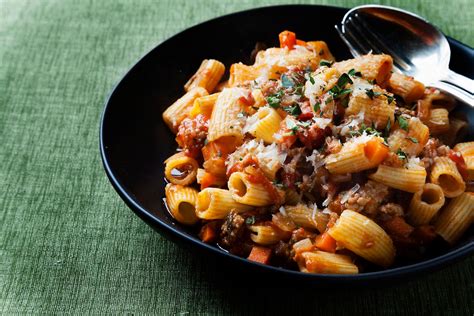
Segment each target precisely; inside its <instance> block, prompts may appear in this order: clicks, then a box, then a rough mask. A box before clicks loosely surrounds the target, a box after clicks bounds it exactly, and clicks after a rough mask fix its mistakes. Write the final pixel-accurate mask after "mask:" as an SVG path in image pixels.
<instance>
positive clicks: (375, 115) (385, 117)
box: [345, 93, 395, 129]
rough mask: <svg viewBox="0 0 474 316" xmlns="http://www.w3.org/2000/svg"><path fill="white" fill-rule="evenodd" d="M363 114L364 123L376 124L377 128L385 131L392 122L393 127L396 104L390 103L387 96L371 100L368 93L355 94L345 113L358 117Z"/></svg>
mask: <svg viewBox="0 0 474 316" xmlns="http://www.w3.org/2000/svg"><path fill="white" fill-rule="evenodd" d="M361 112H363V113H364V114H363V115H364V122H365V123H367V124H372V123H373V124H375V127H377V128H379V129H383V128H385V127H386V126H387V124H388V122H389V121H390V122H391V124H392V125H393V122H394V115H395V114H394V113H395V103H394V102H391V103H390V104H389V103H388V99H387V97H386V96H384V95H382V96H378V97H376V98H373V99H371V98H370V97H369V96H368V95H367V94H366V93H353V94H352V95H351V96H350V98H349V104H348V107H347V109H346V111H345V114H346V115H358V114H359V113H361Z"/></svg>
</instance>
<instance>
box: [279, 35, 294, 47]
mask: <svg viewBox="0 0 474 316" xmlns="http://www.w3.org/2000/svg"><path fill="white" fill-rule="evenodd" d="M278 38H279V39H280V47H281V48H284V47H288V49H293V47H294V46H295V45H296V34H295V33H293V32H290V31H283V32H281V33H280V34H279V35H278Z"/></svg>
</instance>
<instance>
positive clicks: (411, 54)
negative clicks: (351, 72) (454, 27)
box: [336, 5, 474, 106]
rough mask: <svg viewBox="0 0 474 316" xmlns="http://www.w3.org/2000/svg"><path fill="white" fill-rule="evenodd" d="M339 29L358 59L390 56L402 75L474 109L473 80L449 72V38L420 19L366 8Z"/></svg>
mask: <svg viewBox="0 0 474 316" xmlns="http://www.w3.org/2000/svg"><path fill="white" fill-rule="evenodd" d="M336 29H337V31H338V32H339V35H340V36H341V38H342V39H343V41H344V42H345V43H346V45H347V46H348V47H349V49H350V51H351V53H352V55H354V56H355V57H357V56H360V55H364V54H368V53H369V52H374V53H386V54H389V55H391V56H392V58H393V64H394V67H395V68H396V69H397V70H398V71H400V72H401V73H404V74H407V75H409V76H413V77H415V78H416V79H417V80H419V81H421V82H423V83H424V84H425V85H427V86H431V87H435V88H438V89H440V90H443V91H445V92H447V93H450V94H452V95H453V96H455V97H456V98H457V99H459V100H461V101H464V102H465V103H467V104H469V105H471V106H474V80H471V79H469V78H467V77H465V76H462V75H460V74H458V73H456V72H454V71H452V70H450V69H449V60H450V57H451V50H450V48H449V44H448V41H447V40H446V37H445V36H444V34H443V33H441V32H440V31H439V30H438V29H437V28H436V27H434V26H433V25H432V24H430V23H429V22H428V21H426V20H425V19H423V18H421V17H419V16H418V15H415V14H413V13H410V12H407V11H405V10H401V9H397V8H393V7H389V6H381V5H363V6H359V7H355V8H353V9H351V10H350V11H349V12H347V13H346V15H345V16H344V18H343V19H342V22H341V25H340V26H338V25H336Z"/></svg>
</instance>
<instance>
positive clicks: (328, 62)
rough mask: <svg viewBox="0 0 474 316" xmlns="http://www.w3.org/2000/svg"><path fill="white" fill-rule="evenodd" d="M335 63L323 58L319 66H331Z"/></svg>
mask: <svg viewBox="0 0 474 316" xmlns="http://www.w3.org/2000/svg"><path fill="white" fill-rule="evenodd" d="M332 64H333V62H332V61H329V60H325V59H322V60H321V61H320V62H319V66H327V67H331V66H332Z"/></svg>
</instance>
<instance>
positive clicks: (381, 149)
mask: <svg viewBox="0 0 474 316" xmlns="http://www.w3.org/2000/svg"><path fill="white" fill-rule="evenodd" d="M364 151H365V156H366V157H367V159H369V161H371V162H372V164H373V166H374V167H375V166H377V165H379V164H380V163H381V162H382V161H383V160H384V159H385V158H386V157H387V155H388V152H389V149H388V147H387V146H385V145H384V144H383V142H382V140H381V139H379V138H374V139H372V140H370V141H368V142H367V144H365V147H364Z"/></svg>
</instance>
